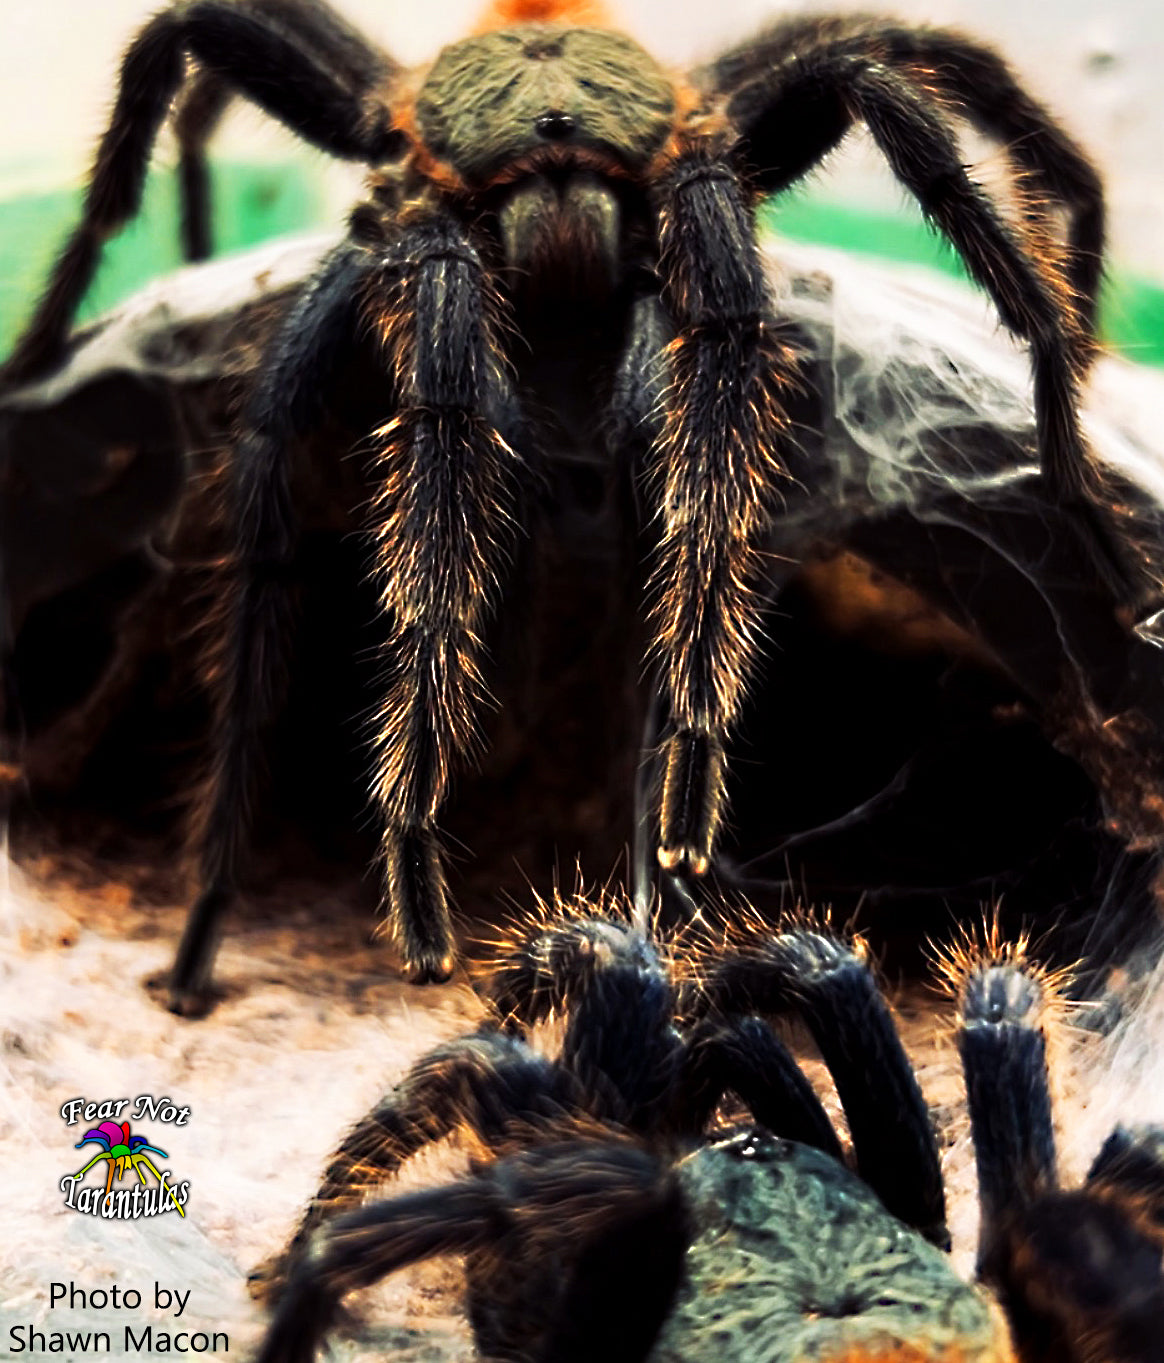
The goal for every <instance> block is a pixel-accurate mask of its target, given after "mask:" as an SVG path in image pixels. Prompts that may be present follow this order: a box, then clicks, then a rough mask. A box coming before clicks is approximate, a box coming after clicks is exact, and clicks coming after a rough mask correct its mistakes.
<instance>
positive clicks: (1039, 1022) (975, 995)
mask: <svg viewBox="0 0 1164 1363" xmlns="http://www.w3.org/2000/svg"><path fill="white" fill-rule="evenodd" d="M1046 987H1047V986H1046V982H1045V980H1044V979H1043V978H1042V977H1041V975H1040V972H1038V971H1037V970H1036V969H1034V968H1033V967H1031V966H1030V965H1029V964H1028V963H1027V962H1025V961H1023V960H1021V959H1020V960H1017V961H1012V960H1006V961H1001V962H996V961H992V960H989V959H987V960H984V961H983V962H981V964H980V965H979V966H978V967H977V968H975V969H972V970H970V971H968V972H967V973H966V976H965V978H964V980H963V983H962V987H961V991H960V996H959V1012H960V1018H959V1032H958V1047H959V1050H960V1052H961V1056H962V1066H963V1070H964V1073H965V1078H966V1092H967V1097H968V1099H969V1107H970V1122H971V1130H972V1134H973V1138H974V1148H975V1157H976V1159H977V1164H978V1180H979V1199H980V1201H981V1204H982V1225H981V1231H980V1235H979V1248H978V1270H979V1274H980V1275H981V1277H982V1278H983V1279H984V1280H985V1281H987V1282H989V1283H990V1284H991V1285H992V1286H993V1287H994V1288H995V1289H996V1290H997V1291H998V1293H999V1295H1000V1297H1001V1299H1002V1302H1003V1305H1004V1307H1005V1309H1006V1311H1007V1315H1008V1318H1009V1319H1010V1322H1011V1328H1012V1331H1013V1334H1014V1338H1015V1343H1016V1345H1017V1346H1018V1349H1019V1353H1020V1357H1021V1358H1022V1359H1023V1363H1051V1360H1055V1363H1090V1361H1091V1360H1094V1359H1098V1358H1102V1359H1103V1360H1104V1363H1150V1360H1153V1359H1158V1358H1159V1356H1160V1341H1161V1340H1162V1339H1164V1277H1162V1276H1161V1243H1160V1236H1159V1226H1156V1227H1155V1235H1152V1234H1147V1233H1145V1227H1144V1224H1143V1222H1142V1220H1141V1219H1140V1218H1139V1217H1138V1216H1136V1215H1135V1214H1134V1212H1135V1210H1136V1208H1135V1203H1134V1199H1133V1209H1132V1210H1133V1214H1131V1215H1129V1210H1128V1208H1127V1206H1126V1205H1125V1204H1126V1200H1127V1192H1128V1190H1129V1184H1131V1185H1132V1186H1133V1187H1137V1186H1138V1187H1140V1188H1142V1187H1143V1185H1144V1184H1145V1182H1146V1183H1147V1185H1148V1186H1149V1187H1150V1188H1152V1189H1154V1193H1155V1197H1156V1198H1159V1195H1160V1189H1161V1188H1162V1187H1164V1161H1162V1160H1161V1152H1162V1150H1164V1133H1161V1132H1160V1131H1159V1130H1158V1129H1156V1130H1154V1129H1152V1128H1142V1129H1141V1131H1140V1132H1139V1133H1136V1134H1132V1133H1128V1132H1123V1131H1117V1132H1116V1133H1115V1134H1114V1135H1113V1137H1112V1138H1110V1139H1109V1141H1108V1143H1107V1145H1105V1147H1104V1149H1103V1151H1101V1153H1100V1156H1099V1158H1098V1159H1097V1161H1096V1163H1095V1165H1094V1166H1093V1168H1092V1171H1091V1174H1090V1175H1089V1176H1088V1182H1087V1186H1086V1188H1085V1189H1083V1190H1080V1191H1076V1192H1061V1191H1059V1190H1058V1188H1057V1185H1056V1173H1055V1150H1054V1137H1053V1132H1052V1126H1051V1098H1050V1092H1049V1088H1048V1082H1047V1063H1046V1038H1045V1034H1044V1030H1043V1018H1044V1016H1045V1008H1044V1004H1045V1002H1046V999H1045V990H1046ZM1125 1161H1126V1162H1125ZM1132 1170H1135V1171H1136V1172H1134V1173H1133V1172H1131V1171H1132ZM1148 1171H1150V1173H1149V1172H1148Z"/></svg>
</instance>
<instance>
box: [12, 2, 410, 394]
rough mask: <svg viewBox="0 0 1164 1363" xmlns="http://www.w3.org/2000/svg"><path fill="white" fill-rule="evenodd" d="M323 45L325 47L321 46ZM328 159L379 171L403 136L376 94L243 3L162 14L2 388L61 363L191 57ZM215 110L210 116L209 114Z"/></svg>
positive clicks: (128, 57) (144, 43)
mask: <svg viewBox="0 0 1164 1363" xmlns="http://www.w3.org/2000/svg"><path fill="white" fill-rule="evenodd" d="M325 46H326V44H325ZM187 54H188V55H190V56H192V57H193V58H194V59H195V60H196V61H197V62H198V64H199V66H201V67H203V68H205V69H206V70H208V71H211V72H213V73H215V74H216V75H217V76H218V77H219V78H221V79H222V80H224V81H226V82H228V83H229V84H230V85H231V86H232V87H233V88H234V89H235V90H236V91H238V92H239V93H240V94H242V95H245V96H246V97H247V98H248V99H251V100H253V101H254V102H255V103H256V104H258V105H259V106H260V107H261V108H263V109H265V110H266V111H267V112H268V113H270V114H272V115H273V116H274V117H275V118H277V119H279V120H280V121H281V122H283V123H285V124H286V125H287V126H288V127H290V128H292V129H293V130H294V131H295V132H297V133H298V134H299V135H300V136H301V137H303V138H305V139H306V140H307V141H309V142H312V143H314V144H315V145H316V146H318V147H321V148H322V149H323V150H325V151H328V152H330V153H331V154H332V155H333V156H340V157H344V158H347V159H351V160H356V161H367V162H369V163H373V164H374V163H377V162H381V161H384V160H386V159H388V157H389V155H390V154H391V151H392V149H393V148H395V147H397V146H398V145H399V142H400V136H399V134H398V133H396V132H394V131H393V129H392V127H391V117H390V115H389V113H388V111H387V109H386V108H383V107H382V106H378V105H376V104H375V102H374V100H373V99H372V98H371V96H372V93H373V92H372V90H371V88H370V87H367V86H366V87H364V88H361V89H359V90H353V89H352V88H351V87H350V86H349V85H347V84H346V83H344V82H343V81H341V80H338V79H337V78H336V76H335V75H334V74H333V72H332V70H331V69H330V67H329V65H328V64H327V63H326V62H324V61H321V60H320V59H319V58H318V57H316V56H315V54H314V52H313V43H312V42H311V41H305V39H304V37H303V36H301V35H300V34H292V33H290V32H289V31H285V30H284V29H283V28H282V27H280V26H279V25H278V24H276V23H273V22H272V20H271V18H270V17H269V15H268V14H267V13H266V12H265V10H264V7H263V5H261V4H251V3H248V2H247V0H231V2H230V3H227V0H192V3H190V2H188V3H178V4H175V5H171V6H170V7H169V8H168V9H164V10H162V11H161V12H160V13H159V14H156V15H155V16H154V17H153V18H152V19H151V20H150V21H149V23H148V24H146V26H145V28H143V29H142V31H141V32H140V33H139V34H138V36H137V37H136V38H135V39H134V41H133V42H132V43H131V44H130V47H129V49H128V51H127V52H126V54H125V58H124V60H123V61H122V66H121V78H120V82H119V85H118V92H117V99H116V102H115V103H114V106H113V115H112V117H111V119H110V122H109V127H108V129H107V130H106V132H105V135H104V137H103V138H102V139H101V143H100V145H99V147H98V150H97V159H96V161H95V162H94V165H93V172H92V177H91V179H90V182H89V188H88V190H87V191H86V194H85V201H84V207H83V210H82V216H81V221H80V223H79V224H78V225H77V227H76V228H75V229H74V231H73V233H72V235H71V236H70V237H69V239H68V241H67V242H66V244H65V247H64V250H63V251H62V253H61V255H60V257H59V259H58V260H57V263H56V266H55V268H54V270H53V273H52V276H51V278H50V280H49V284H48V288H47V289H46V291H45V293H44V295H43V297H42V298H41V301H40V303H39V305H38V307H37V309H36V312H35V313H34V314H33V317H32V320H31V322H30V323H29V325H28V326H27V328H26V329H25V331H24V333H23V334H22V335H21V337H20V339H19V341H18V342H17V344H16V348H15V350H14V351H13V353H12V355H11V356H10V357H9V359H8V360H7V361H6V363H5V365H4V368H3V372H2V375H0V383H2V384H3V385H9V384H16V383H20V382H24V381H26V380H28V379H31V378H34V377H36V375H37V374H39V373H41V372H43V371H44V370H46V369H48V368H51V366H52V365H54V364H56V363H57V362H58V361H59V360H60V357H61V354H62V352H63V349H64V345H65V340H66V337H67V335H68V329H69V326H70V324H71V322H72V320H73V315H74V313H75V312H76V309H77V306H78V304H79V303H80V301H81V299H82V297H83V296H84V294H85V291H86V289H87V288H88V287H89V285H90V283H91V282H92V280H93V275H94V273H95V271H96V269H97V264H98V261H99V259H100V253H101V248H102V246H103V244H104V243H105V241H106V240H107V239H108V238H109V237H110V236H112V235H113V233H114V232H116V231H118V230H119V229H120V228H121V227H123V226H124V225H125V224H126V223H127V222H128V221H129V220H130V218H132V217H133V216H134V214H135V213H136V212H137V211H138V208H139V207H140V205H141V196H142V191H143V188H144V185H145V176H146V170H147V168H148V165H149V157H150V151H151V149H152V147H153V144H154V139H155V137H156V136H157V132H158V129H159V127H160V126H161V124H162V122H163V120H164V119H165V117H166V114H167V112H168V110H169V107H170V104H171V101H172V100H173V98H174V96H175V94H176V93H177V92H178V90H179V89H180V87H181V85H182V82H183V80H184V79H185V62H186V56H187ZM210 112H211V113H213V110H212V109H211V110H210Z"/></svg>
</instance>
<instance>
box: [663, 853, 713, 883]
mask: <svg viewBox="0 0 1164 1363" xmlns="http://www.w3.org/2000/svg"><path fill="white" fill-rule="evenodd" d="M658 858H659V865H660V866H661V867H662V868H663V870H664V871H670V872H671V873H672V874H676V875H681V874H682V873H683V872H684V871H687V872H689V873H690V874H691V875H693V876H705V875H706V874H707V872H708V870H709V869H710V867H711V857H710V856H708V854H707V853H706V852H700V851H697V850H696V849H695V848H694V847H660V848H659V851H658Z"/></svg>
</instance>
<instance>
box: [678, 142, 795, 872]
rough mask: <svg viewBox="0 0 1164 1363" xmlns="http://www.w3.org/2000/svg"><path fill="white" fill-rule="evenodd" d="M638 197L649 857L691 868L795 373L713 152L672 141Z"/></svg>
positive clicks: (757, 596)
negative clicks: (653, 846) (658, 382)
mask: <svg viewBox="0 0 1164 1363" xmlns="http://www.w3.org/2000/svg"><path fill="white" fill-rule="evenodd" d="M654 195H655V207H656V212H657V215H658V225H659V245H660V259H659V271H660V276H661V279H662V282H663V293H662V298H663V303H664V306H665V307H666V308H667V310H668V312H669V314H670V316H671V319H672V321H673V323H674V326H675V329H676V336H675V339H674V341H673V342H672V343H671V344H670V346H669V347H668V354H667V358H668V379H669V392H668V398H667V404H666V412H665V417H664V424H663V431H662V434H661V437H660V440H659V442H658V447H657V450H656V452H655V457H654V464H655V467H654V470H653V476H654V499H655V506H656V507H657V514H658V516H659V519H660V522H661V537H660V545H659V552H658V558H657V563H656V568H655V572H654V575H653V580H652V590H653V594H654V601H653V605H652V613H651V614H652V625H653V628H654V643H653V654H654V656H655V658H656V659H657V661H658V663H659V665H660V669H661V673H662V678H661V684H662V689H663V692H664V695H665V696H666V700H667V705H668V709H669V720H670V724H669V728H670V734H669V736H668V738H667V739H666V741H665V744H664V754H663V782H662V796H661V807H660V829H659V847H658V857H659V862H660V864H661V866H662V867H663V869H664V870H667V871H676V872H684V871H686V872H689V873H691V874H694V875H702V874H704V873H705V872H706V871H707V870H708V869H709V866H710V863H711V855H712V850H713V847H714V843H715V838H716V833H717V831H718V828H719V824H720V821H721V818H722V813H723V780H724V768H725V755H724V741H725V738H726V735H727V732H728V730H729V729H730V728H731V726H732V725H733V724H734V722H735V721H736V719H737V718H738V716H739V711H740V708H741V705H742V702H743V697H744V691H745V687H746V684H747V681H748V679H749V677H750V674H751V672H752V670H753V667H754V663H755V659H756V655H757V653H758V651H759V647H760V641H761V636H762V625H761V615H762V611H763V607H764V593H763V591H762V574H763V566H764V565H763V556H764V543H765V536H766V533H767V531H768V529H769V527H770V525H771V523H772V520H773V518H774V516H775V513H776V510H777V505H778V498H779V486H780V483H781V481H782V479H784V478H785V477H787V474H786V471H785V468H784V464H783V460H782V454H783V450H784V447H785V445H786V442H787V441H788V439H789V421H788V417H787V412H786V406H787V399H788V397H789V396H790V394H791V393H792V392H793V391H794V390H795V389H796V388H797V386H798V383H799V371H798V366H797V358H796V355H795V352H794V351H793V350H792V348H791V347H790V346H789V345H787V344H786V343H785V342H784V341H783V339H782V338H781V335H780V332H779V329H778V328H777V327H775V326H774V325H773V324H772V322H771V318H770V305H769V300H768V294H767V289H766V286H765V280H764V268H763V263H762V261H761V258H760V254H759V250H758V248H757V246H756V240H755V230H754V221H753V215H752V212H751V209H750V207H749V205H748V204H747V202H746V201H745V196H744V193H743V190H742V188H741V186H740V183H739V180H738V178H737V176H736V172H735V171H734V170H733V169H732V167H731V165H730V164H729V163H728V161H727V160H726V159H725V158H723V157H721V156H718V155H716V154H715V153H714V152H711V151H708V150H706V149H705V148H702V147H688V148H685V149H682V150H680V151H679V152H678V153H677V155H676V156H675V157H674V158H673V159H672V162H671V164H670V165H669V167H668V168H667V169H666V171H665V172H663V174H662V175H661V178H660V180H659V181H658V183H657V184H656V186H655V189H654Z"/></svg>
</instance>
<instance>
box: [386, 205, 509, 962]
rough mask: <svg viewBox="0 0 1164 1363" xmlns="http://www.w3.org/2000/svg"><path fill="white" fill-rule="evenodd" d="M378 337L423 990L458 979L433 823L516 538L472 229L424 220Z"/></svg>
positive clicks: (399, 866) (409, 898)
mask: <svg viewBox="0 0 1164 1363" xmlns="http://www.w3.org/2000/svg"><path fill="white" fill-rule="evenodd" d="M374 308H375V312H376V315H375V318H374V323H375V325H376V326H377V327H378V329H379V332H380V339H381V343H382V345H383V348H384V351H385V354H386V358H387V360H388V363H389V365H390V367H391V370H392V372H393V374H394V376H395V379H396V383H397V388H398V394H397V398H398V405H397V410H396V414H395V416H394V417H393V419H392V420H391V421H390V422H389V423H388V424H387V425H386V426H384V427H383V429H382V430H380V431H378V432H377V433H376V439H377V448H376V452H375V468H374V476H375V478H376V479H377V481H378V484H379V491H378V493H377V495H376V498H375V502H374V508H373V513H374V519H375V524H374V529H373V545H374V571H375V576H376V580H377V582H378V583H379V587H380V598H381V602H382V604H383V607H384V611H385V614H386V616H387V619H388V622H389V637H388V640H387V647H386V677H385V681H386V696H385V699H384V702H383V704H382V705H381V706H380V708H379V710H378V712H377V714H376V716H375V723H376V737H375V744H376V770H375V774H374V780H373V791H374V796H375V799H376V801H377V803H378V805H379V808H380V810H381V812H382V815H383V818H384V834H383V842H382V855H383V867H384V882H385V889H386V897H387V909H388V914H389V920H390V923H391V927H392V929H393V932H394V934H395V936H396V938H397V940H398V941H399V943H400V945H401V949H402V952H403V955H404V965H405V970H406V971H407V973H408V976H409V978H410V979H412V980H413V981H414V982H415V983H418V984H420V983H424V982H426V981H429V980H445V979H448V977H449V976H450V975H451V974H452V970H453V965H454V960H455V945H454V941H453V934H452V925H451V921H450V917H449V908H448V891H447V889H446V886H445V877H444V869H443V865H442V857H441V852H440V849H439V846H438V842H437V833H436V828H435V819H436V814H437V811H438V809H439V808H440V806H441V804H442V802H443V801H444V798H445V794H446V791H447V789H448V783H449V777H450V769H451V766H452V764H453V762H454V761H455V760H456V759H457V758H459V757H461V756H463V755H464V754H465V753H466V752H468V751H469V750H470V749H471V748H472V747H473V745H474V744H475V742H476V741H477V738H478V733H477V727H476V724H477V713H478V710H479V708H480V706H481V704H482V703H483V701H484V698H485V685H484V681H483V679H482V675H481V663H482V655H483V651H484V645H483V642H482V638H481V631H482V629H483V628H484V624H485V616H486V612H487V607H488V606H489V604H490V599H491V596H492V594H493V592H494V591H495V588H496V585H497V580H498V574H499V570H500V567H501V563H502V561H503V558H504V554H505V545H506V542H507V540H508V538H509V533H510V530H511V528H512V524H513V519H512V507H513V504H514V484H515V475H516V471H517V456H516V455H515V454H514V452H513V451H512V450H511V449H510V448H509V446H508V445H507V444H506V443H505V441H504V440H503V439H502V437H501V435H500V434H499V432H498V430H497V426H496V424H495V422H496V420H497V419H498V418H499V415H500V413H501V411H502V408H503V405H504V403H505V401H506V392H507V386H506V381H505V378H504V368H505V363H504V357H503V355H502V353H501V350H500V348H499V344H498V339H497V338H498V334H499V325H500V324H499V308H500V305H499V302H498V300H497V296H496V294H495V292H494V290H493V288H492V286H491V284H490V281H489V279H488V277H487V276H486V273H485V270H484V267H483V265H482V263H481V260H480V258H479V256H478V254H477V252H476V250H475V249H474V247H473V245H472V243H471V241H470V240H469V238H468V236H467V234H466V233H465V232H464V230H463V229H462V228H461V227H460V226H459V225H457V224H456V223H455V222H454V221H453V220H452V219H451V218H448V217H445V216H443V215H439V214H435V213H434V214H431V215H428V214H422V215H421V216H419V217H417V218H416V219H415V220H413V221H411V222H408V223H406V225H405V226H403V227H402V228H401V230H400V235H399V239H398V240H397V241H396V242H395V243H393V244H392V246H391V248H390V250H389V253H388V257H387V260H386V264H385V267H384V270H383V272H382V274H381V278H380V281H379V286H378V290H377V294H376V298H375V303H374Z"/></svg>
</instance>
